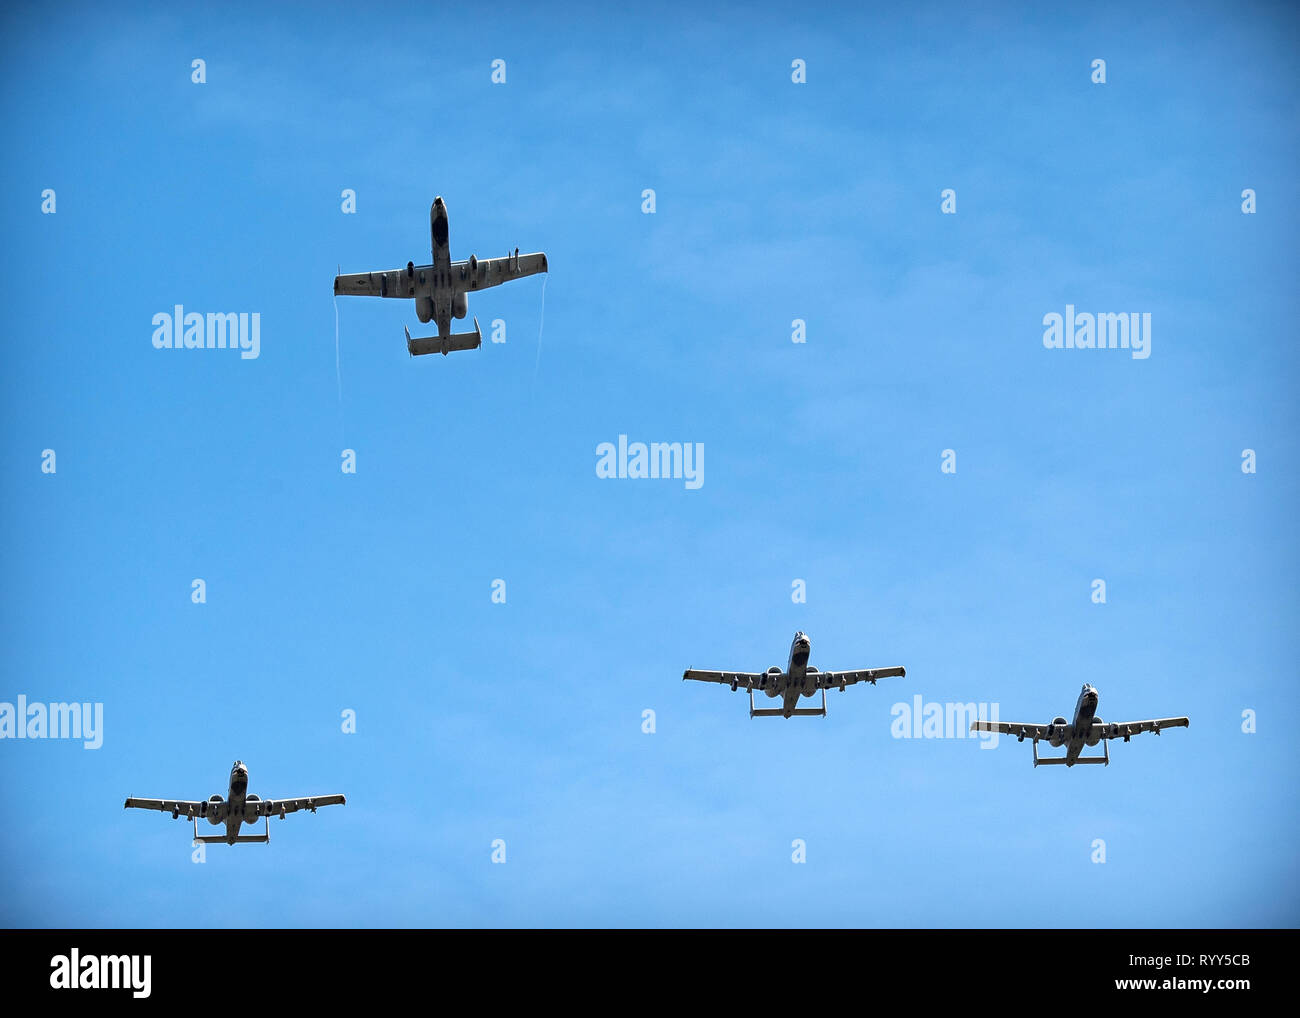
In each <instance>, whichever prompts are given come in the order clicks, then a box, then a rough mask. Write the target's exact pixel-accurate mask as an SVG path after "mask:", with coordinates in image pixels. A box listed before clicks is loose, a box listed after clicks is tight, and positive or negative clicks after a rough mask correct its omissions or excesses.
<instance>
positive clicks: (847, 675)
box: [809, 665, 907, 689]
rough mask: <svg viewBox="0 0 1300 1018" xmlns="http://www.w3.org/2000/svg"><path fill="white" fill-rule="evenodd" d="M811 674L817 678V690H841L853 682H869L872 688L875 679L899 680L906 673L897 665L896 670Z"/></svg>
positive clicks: (861, 670)
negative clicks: (896, 677)
mask: <svg viewBox="0 0 1300 1018" xmlns="http://www.w3.org/2000/svg"><path fill="white" fill-rule="evenodd" d="M809 671H812V669H809ZM813 674H814V675H816V676H817V688H818V689H843V688H844V687H845V686H851V685H853V683H855V682H870V683H871V684H872V685H873V686H874V685H875V684H876V680H877V679H887V678H892V677H894V676H898V677H899V678H900V679H901V678H902V677H903V676H905V675H906V674H907V671H906V669H904V668H903V667H902V665H899V666H898V667H896V668H862V669H859V670H857V671H849V672H813Z"/></svg>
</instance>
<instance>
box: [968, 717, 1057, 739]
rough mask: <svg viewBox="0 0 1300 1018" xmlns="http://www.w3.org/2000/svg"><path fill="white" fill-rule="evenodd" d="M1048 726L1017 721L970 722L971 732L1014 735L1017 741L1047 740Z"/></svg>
mask: <svg viewBox="0 0 1300 1018" xmlns="http://www.w3.org/2000/svg"><path fill="white" fill-rule="evenodd" d="M1048 727H1049V726H1048V725H1025V724H1021V723H1020V722H1017V721H972V722H971V726H970V730H971V731H972V732H998V733H999V734H1001V735H1014V736H1015V737H1016V738H1017V739H1033V740H1034V741H1035V742H1037V741H1038V740H1039V739H1046V738H1047V729H1048Z"/></svg>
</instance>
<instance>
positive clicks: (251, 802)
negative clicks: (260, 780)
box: [244, 795, 262, 824]
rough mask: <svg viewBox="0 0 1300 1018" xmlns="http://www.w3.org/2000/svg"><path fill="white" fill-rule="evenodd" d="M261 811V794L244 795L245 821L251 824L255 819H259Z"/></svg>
mask: <svg viewBox="0 0 1300 1018" xmlns="http://www.w3.org/2000/svg"><path fill="white" fill-rule="evenodd" d="M261 812H262V798H261V796H257V795H249V796H245V797H244V821H245V822H246V823H250V824H251V823H252V822H253V821H254V820H256V819H257V817H258V816H260V815H261Z"/></svg>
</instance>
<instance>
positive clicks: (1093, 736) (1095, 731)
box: [1083, 718, 1106, 746]
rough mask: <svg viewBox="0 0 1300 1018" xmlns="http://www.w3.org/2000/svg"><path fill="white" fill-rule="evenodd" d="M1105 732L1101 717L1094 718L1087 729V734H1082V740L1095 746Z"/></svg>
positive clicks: (1104, 724) (1104, 723)
mask: <svg viewBox="0 0 1300 1018" xmlns="http://www.w3.org/2000/svg"><path fill="white" fill-rule="evenodd" d="M1105 734H1106V722H1105V721H1103V720H1102V719H1101V718H1094V719H1093V722H1092V726H1091V727H1090V728H1089V729H1088V734H1087V735H1086V736H1084V739H1083V741H1084V742H1086V743H1087V744H1088V745H1089V746H1095V745H1097V743H1099V742H1101V737H1102V736H1103V735H1105Z"/></svg>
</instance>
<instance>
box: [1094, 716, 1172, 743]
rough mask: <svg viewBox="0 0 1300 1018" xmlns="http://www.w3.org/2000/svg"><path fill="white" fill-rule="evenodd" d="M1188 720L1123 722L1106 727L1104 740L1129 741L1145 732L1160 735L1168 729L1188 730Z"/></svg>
mask: <svg viewBox="0 0 1300 1018" xmlns="http://www.w3.org/2000/svg"><path fill="white" fill-rule="evenodd" d="M1188 724H1189V722H1188V720H1187V719H1186V718H1157V719H1155V720H1154V721H1121V722H1120V723H1119V724H1108V725H1106V728H1105V731H1103V732H1102V738H1103V739H1127V738H1128V737H1129V736H1131V735H1141V734H1142V733H1143V732H1155V733H1156V734H1157V735H1159V734H1160V733H1161V732H1162V731H1164V729H1166V728H1186V727H1187V726H1188Z"/></svg>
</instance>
